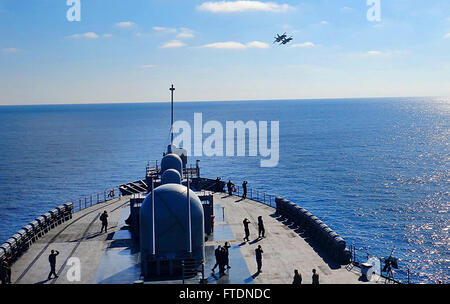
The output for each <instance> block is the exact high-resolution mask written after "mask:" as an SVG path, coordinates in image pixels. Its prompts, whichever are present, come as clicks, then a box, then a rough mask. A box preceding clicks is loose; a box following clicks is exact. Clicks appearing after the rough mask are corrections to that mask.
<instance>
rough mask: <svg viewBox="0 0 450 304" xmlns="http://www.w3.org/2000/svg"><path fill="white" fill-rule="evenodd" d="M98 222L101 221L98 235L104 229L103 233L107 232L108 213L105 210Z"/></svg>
mask: <svg viewBox="0 0 450 304" xmlns="http://www.w3.org/2000/svg"><path fill="white" fill-rule="evenodd" d="M100 221H102V230H101V231H100V233H102V232H103V229H105V232H108V212H106V210H105V212H103V214H102V215H100Z"/></svg>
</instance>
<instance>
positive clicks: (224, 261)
mask: <svg viewBox="0 0 450 304" xmlns="http://www.w3.org/2000/svg"><path fill="white" fill-rule="evenodd" d="M230 247H231V246H230V243H228V242H225V244H224V245H223V246H221V245H219V246H217V249H216V250H215V251H214V254H215V256H216V264H215V265H214V267H213V268H212V271H213V272H214V270H215V269H216V267H217V266H219V273H220V274H225V268H226V269H230V268H231V266H230V265H229V258H228V255H229V253H228V249H229V248H230Z"/></svg>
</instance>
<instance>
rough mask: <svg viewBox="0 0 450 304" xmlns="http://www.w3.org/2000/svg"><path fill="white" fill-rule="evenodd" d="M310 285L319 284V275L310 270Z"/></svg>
mask: <svg viewBox="0 0 450 304" xmlns="http://www.w3.org/2000/svg"><path fill="white" fill-rule="evenodd" d="M312 273H313V275H312V283H313V284H319V274H318V273H317V272H316V270H315V269H313V270H312Z"/></svg>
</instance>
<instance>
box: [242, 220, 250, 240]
mask: <svg viewBox="0 0 450 304" xmlns="http://www.w3.org/2000/svg"><path fill="white" fill-rule="evenodd" d="M242 223H243V224H244V232H245V237H244V241H247V242H249V241H250V239H249V238H248V237H249V236H250V230H249V229H248V224H250V221H249V220H248V218H245V219H244V221H242Z"/></svg>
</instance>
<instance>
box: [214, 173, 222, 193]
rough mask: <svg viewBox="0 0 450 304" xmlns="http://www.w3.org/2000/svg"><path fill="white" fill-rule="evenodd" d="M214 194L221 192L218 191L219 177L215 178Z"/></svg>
mask: <svg viewBox="0 0 450 304" xmlns="http://www.w3.org/2000/svg"><path fill="white" fill-rule="evenodd" d="M214 192H221V191H220V177H217V178H216V183H215V189H214Z"/></svg>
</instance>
